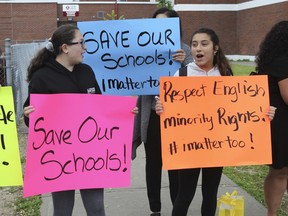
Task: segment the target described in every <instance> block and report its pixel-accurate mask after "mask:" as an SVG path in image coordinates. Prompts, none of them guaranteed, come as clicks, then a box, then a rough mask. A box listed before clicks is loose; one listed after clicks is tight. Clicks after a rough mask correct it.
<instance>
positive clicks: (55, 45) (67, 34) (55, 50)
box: [27, 24, 79, 82]
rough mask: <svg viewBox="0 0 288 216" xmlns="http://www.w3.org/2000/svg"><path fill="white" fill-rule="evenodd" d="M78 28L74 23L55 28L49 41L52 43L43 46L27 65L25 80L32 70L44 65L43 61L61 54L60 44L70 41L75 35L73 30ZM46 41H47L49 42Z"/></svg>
mask: <svg viewBox="0 0 288 216" xmlns="http://www.w3.org/2000/svg"><path fill="white" fill-rule="evenodd" d="M76 30H79V29H78V27H77V26H75V25H71V24H68V25H62V26H60V27H58V28H57V29H56V31H55V32H54V33H53V35H52V37H51V39H50V40H49V42H51V43H52V46H51V47H50V48H47V47H44V48H43V49H41V50H40V51H39V52H38V53H37V55H36V56H35V57H34V58H33V59H32V60H31V62H30V65H29V66H28V73H27V81H28V82H29V81H30V80H31V78H32V76H33V74H34V72H35V71H36V70H38V69H40V68H41V67H43V66H44V63H45V62H46V61H48V60H49V59H50V58H54V59H55V58H56V56H58V55H59V54H61V52H62V50H61V46H62V45H63V44H67V43H70V42H72V40H73V39H74V36H75V31H76ZM49 42H48V43H49Z"/></svg>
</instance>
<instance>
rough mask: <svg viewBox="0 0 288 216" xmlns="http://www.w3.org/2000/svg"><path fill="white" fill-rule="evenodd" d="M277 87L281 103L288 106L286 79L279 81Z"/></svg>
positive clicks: (287, 83) (287, 79) (287, 80)
mask: <svg viewBox="0 0 288 216" xmlns="http://www.w3.org/2000/svg"><path fill="white" fill-rule="evenodd" d="M278 86H279V89H280V94H281V97H282V99H283V101H284V102H285V103H286V104H287V105H288V78H286V79H283V80H281V81H279V82H278Z"/></svg>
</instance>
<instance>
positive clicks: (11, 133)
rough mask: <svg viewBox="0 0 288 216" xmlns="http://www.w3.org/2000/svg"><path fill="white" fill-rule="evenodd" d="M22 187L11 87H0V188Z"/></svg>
mask: <svg viewBox="0 0 288 216" xmlns="http://www.w3.org/2000/svg"><path fill="white" fill-rule="evenodd" d="M16 185H23V178H22V168H21V161H20V153H19V144H18V136H17V127H16V119H15V112H14V102H13V94H12V88H11V87H0V186H16Z"/></svg>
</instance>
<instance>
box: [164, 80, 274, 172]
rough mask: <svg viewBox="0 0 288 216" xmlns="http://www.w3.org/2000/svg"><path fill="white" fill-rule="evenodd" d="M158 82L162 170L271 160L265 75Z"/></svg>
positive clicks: (261, 162) (257, 162)
mask: <svg viewBox="0 0 288 216" xmlns="http://www.w3.org/2000/svg"><path fill="white" fill-rule="evenodd" d="M160 81H161V82H160V93H161V101H162V102H163V106H164V112H163V114H161V135H162V136H161V138H162V153H163V165H164V168H165V169H179V168H194V167H217V166H235V165H251V164H255V165H256V164H269V163H271V141H270V122H269V119H268V117H267V116H266V111H267V110H268V109H269V95H268V94H269V92H268V82H267V77H266V76H251V77H247V76H241V77H221V76H220V77H204V78H203V77H162V78H161V79H160Z"/></svg>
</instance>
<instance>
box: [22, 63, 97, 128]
mask: <svg viewBox="0 0 288 216" xmlns="http://www.w3.org/2000/svg"><path fill="white" fill-rule="evenodd" d="M28 88H29V95H28V98H27V99H26V101H25V103H24V107H26V106H29V101H30V94H31V93H33V94H37V93H38V94H57V93H83V94H85V93H86V94H87V93H88V94H101V90H100V88H99V85H98V83H97V81H96V77H95V75H94V72H93V70H92V68H91V67H90V66H89V65H86V64H82V63H81V64H78V65H75V66H74V69H73V71H72V72H71V71H69V70H68V69H67V68H65V67H64V66H63V65H61V64H60V63H58V62H57V61H56V60H55V59H50V60H49V61H48V62H46V63H45V65H44V67H42V68H40V69H39V70H37V71H35V72H34V74H33V76H32V78H31V80H30V83H29V87H28ZM24 120H25V123H26V125H27V126H28V124H29V121H28V120H29V119H28V118H26V117H25V116H24Z"/></svg>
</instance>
